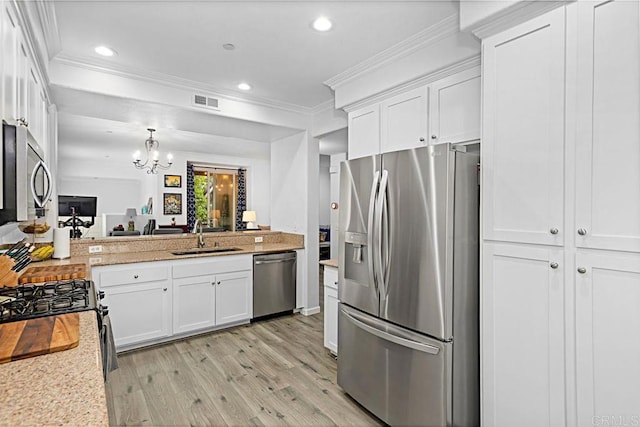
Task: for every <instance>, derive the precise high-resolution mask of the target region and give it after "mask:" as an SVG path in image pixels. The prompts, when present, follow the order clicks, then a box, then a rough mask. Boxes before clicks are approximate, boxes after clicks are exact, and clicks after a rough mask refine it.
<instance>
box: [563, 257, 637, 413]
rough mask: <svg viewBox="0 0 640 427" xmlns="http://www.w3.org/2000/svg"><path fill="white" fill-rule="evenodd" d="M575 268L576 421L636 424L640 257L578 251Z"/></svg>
mask: <svg viewBox="0 0 640 427" xmlns="http://www.w3.org/2000/svg"><path fill="white" fill-rule="evenodd" d="M576 269H580V270H579V272H578V273H576V276H577V278H576V292H575V295H576V364H577V365H576V382H577V384H576V385H577V387H576V389H577V404H578V425H580V426H584V425H606V424H603V423H604V417H608V419H609V420H611V419H612V417H615V419H616V420H617V423H616V424H615V425H637V424H638V421H639V420H640V418H639V417H640V412H639V411H640V386H639V385H640V364H639V363H638V361H640V310H638V307H640V256H637V255H630V254H625V255H621V254H619V255H610V254H607V255H604V254H593V253H580V252H578V254H577V255H576ZM580 272H582V273H580ZM633 417H635V424H634V418H633ZM610 425H613V422H612V424H610Z"/></svg>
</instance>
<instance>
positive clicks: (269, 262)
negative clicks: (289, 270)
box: [254, 257, 296, 265]
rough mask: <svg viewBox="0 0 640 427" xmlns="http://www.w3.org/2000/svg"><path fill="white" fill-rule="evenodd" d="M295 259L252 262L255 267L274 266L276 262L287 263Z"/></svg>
mask: <svg viewBox="0 0 640 427" xmlns="http://www.w3.org/2000/svg"><path fill="white" fill-rule="evenodd" d="M295 260H296V258H295V257H293V258H285V259H276V260H272V261H256V262H254V264H255V265H260V264H275V263H278V262H287V261H295Z"/></svg>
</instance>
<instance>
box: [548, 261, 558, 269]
mask: <svg viewBox="0 0 640 427" xmlns="http://www.w3.org/2000/svg"><path fill="white" fill-rule="evenodd" d="M549 265H550V266H551V268H553V269H554V270H555V269H556V268H558V263H557V262H552V263H551V264H549Z"/></svg>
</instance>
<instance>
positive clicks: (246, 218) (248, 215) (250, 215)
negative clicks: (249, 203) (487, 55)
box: [242, 211, 256, 230]
mask: <svg viewBox="0 0 640 427" xmlns="http://www.w3.org/2000/svg"><path fill="white" fill-rule="evenodd" d="M255 220H256V211H244V212H242V222H246V223H247V230H252V229H255V226H254V225H253V222H254V221H255Z"/></svg>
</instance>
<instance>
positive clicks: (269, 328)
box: [106, 313, 381, 426]
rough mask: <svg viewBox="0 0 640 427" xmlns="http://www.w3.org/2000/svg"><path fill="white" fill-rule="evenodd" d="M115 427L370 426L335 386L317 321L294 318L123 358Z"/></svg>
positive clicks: (113, 396)
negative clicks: (148, 426) (181, 426)
mask: <svg viewBox="0 0 640 427" xmlns="http://www.w3.org/2000/svg"><path fill="white" fill-rule="evenodd" d="M118 361H119V364H120V368H119V369H118V370H116V371H114V372H112V373H111V376H110V378H109V383H108V384H107V386H106V388H107V402H108V406H109V420H110V423H111V424H112V425H192V426H286V425H292V426H334V425H339V426H368V425H381V424H380V421H379V420H377V419H376V418H374V417H373V416H372V415H371V414H369V413H368V412H367V411H365V410H364V409H363V408H361V407H360V406H359V405H358V404H357V403H355V401H353V400H352V399H350V398H349V397H348V396H347V395H346V394H345V393H344V392H343V391H342V389H341V388H340V387H339V386H338V385H337V383H336V369H337V363H336V361H335V360H334V359H333V357H331V356H330V355H329V353H328V352H327V350H326V349H325V348H324V347H323V317H322V313H319V314H316V315H314V316H302V315H300V314H295V315H292V316H284V317H279V318H276V319H271V320H266V321H261V322H257V323H254V324H251V325H245V326H239V327H236V328H232V329H228V330H224V331H219V332H214V333H211V334H207V335H201V336H198V337H193V338H189V339H185V340H182V341H177V342H173V343H169V344H165V345H162V346H158V347H152V348H148V349H142V350H137V351H134V352H130V353H125V354H121V355H119V357H118Z"/></svg>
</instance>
